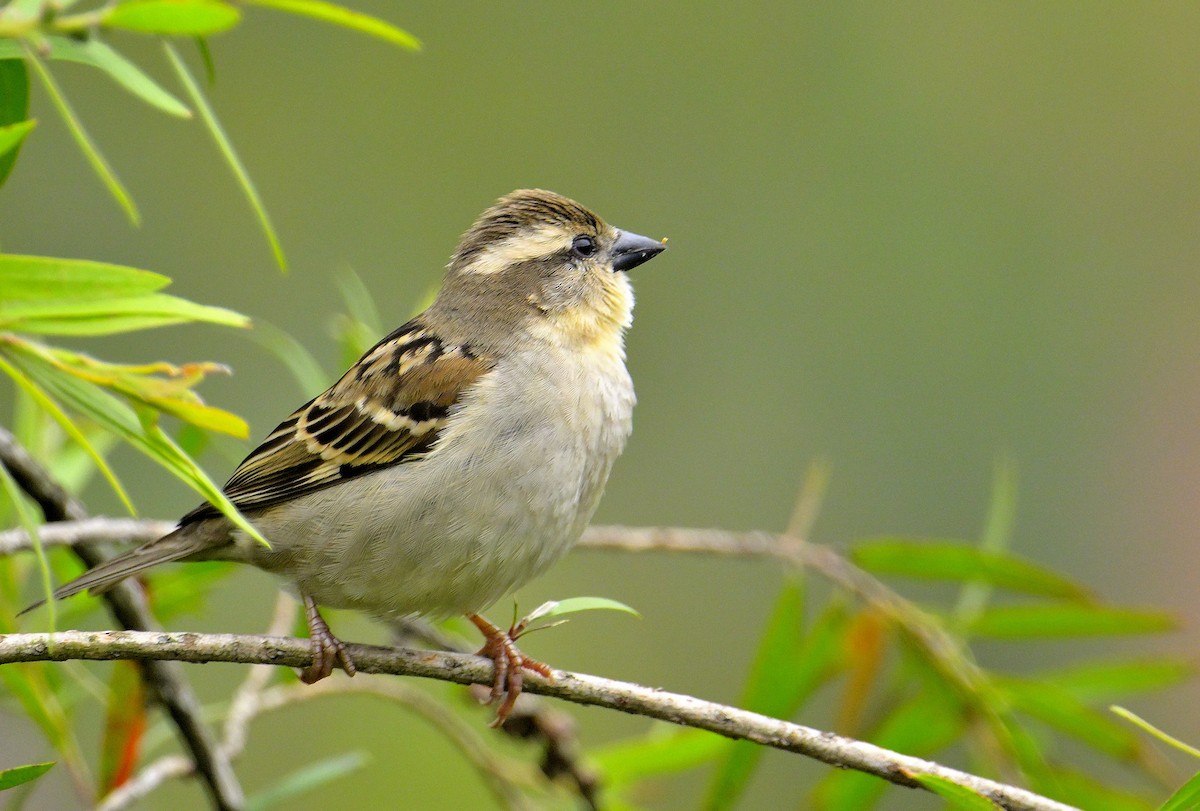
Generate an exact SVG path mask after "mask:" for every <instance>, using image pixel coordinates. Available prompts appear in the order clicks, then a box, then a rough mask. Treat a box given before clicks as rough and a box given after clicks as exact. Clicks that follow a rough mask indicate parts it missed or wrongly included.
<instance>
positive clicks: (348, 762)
mask: <svg viewBox="0 0 1200 811" xmlns="http://www.w3.org/2000/svg"><path fill="white" fill-rule="evenodd" d="M370 761H371V758H370V756H369V755H368V754H367V753H366V752H348V753H346V754H344V755H335V756H334V757H331V758H327V759H325V760H321V761H318V762H316V763H313V764H310V765H309V766H306V767H304V768H303V769H300V770H298V771H294V772H292V773H291V774H289V775H288V776H286V777H284V778H283V779H282V780H280V781H279V782H278V783H276V784H275V785H273V786H271V787H270V788H268V789H266V790H265V791H262V792H260V793H259V794H257V795H255V796H254V797H251V798H250V800H249V802H248V803H247V804H246V808H247V811H264V809H267V808H271V807H272V806H277V805H280V804H281V803H283V802H284V801H286V800H291V799H292V798H294V797H297V796H299V795H301V794H304V793H306V792H309V791H312V790H314V789H317V788H320V787H321V786H323V785H325V784H326V783H330V782H332V781H334V780H337V779H338V778H340V777H345V776H346V775H348V774H350V773H351V772H355V771H358V770H359V769H361V768H362V767H363V766H366V765H367V764H368V763H369V762H370Z"/></svg>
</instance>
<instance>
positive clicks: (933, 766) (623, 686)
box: [0, 631, 1070, 811]
mask: <svg viewBox="0 0 1200 811" xmlns="http://www.w3.org/2000/svg"><path fill="white" fill-rule="evenodd" d="M348 648H349V650H350V654H351V656H352V657H353V659H354V662H355V664H356V665H357V666H358V669H359V672H360V673H388V674H392V675H406V676H420V677H422V678H434V679H441V680H445V681H451V682H456V683H458V684H490V683H491V678H492V668H491V666H490V664H489V663H488V662H487V661H486V660H485V659H483V658H481V657H478V656H468V655H463V654H457V653H439V652H434V651H418V650H409V649H405V648H381V647H376V646H371V645H349V646H348ZM311 658H312V648H311V646H310V645H309V643H308V641H307V640H301V639H290V638H286V637H270V636H239V635H234V634H194V633H164V632H138V631H96V632H86V631H65V632H62V633H58V634H11V635H9V636H5V637H0V664H5V663H9V662H33V661H63V660H67V659H92V660H113V659H135V660H139V661H146V660H152V659H153V660H176V661H183V662H240V663H243V664H270V665H277V666H284V667H295V668H302V667H306V666H308V665H309V664H310V662H311ZM525 689H526V690H528V691H530V692H533V693H540V694H542V695H548V696H554V697H556V698H562V699H566V700H568V701H574V702H576V703H579V704H590V705H594V706H599V707H607V708H609V709H615V710H621V711H622V712H627V713H631V714H634V715H642V716H646V717H649V718H657V719H660V720H663V721H669V722H671V723H674V724H681V725H684V726H691V727H695V728H697V729H705V730H708V731H710V732H715V733H717V734H719V735H724V736H726V737H729V738H738V739H743V740H748V741H753V742H755V743H758V744H761V745H763V746H771V747H774V748H776V749H782V750H785V751H789V752H796V753H799V754H803V755H807V756H808V757H812V758H815V759H817V760H820V761H823V762H825V763H830V764H834V765H837V766H840V767H844V768H850V769H856V770H858V771H862V772H866V773H867V774H872V775H875V776H876V777H881V778H883V779H884V780H887V781H889V782H891V783H895V784H896V785H901V786H908V787H910V788H917V787H920V784H919V783H918V782H917V781H916V780H914V779H913V776H914V775H923V774H932V775H937V776H939V777H943V778H945V779H947V780H950V781H952V782H954V783H957V784H959V785H962V786H966V787H968V788H970V789H971V790H973V791H976V792H978V793H980V794H982V795H984V796H986V797H988V798H990V799H992V800H993V801H994V802H996V803H997V804H998V805H1000V806H1001V807H1002V808H1006V809H1011V810H1012V811H1068V810H1069V809H1070V806H1067V805H1063V804H1062V803H1058V802H1055V801H1054V800H1050V799H1047V798H1045V797H1041V796H1039V795H1037V794H1034V793H1032V792H1030V791H1026V790H1024V789H1020V788H1015V787H1013V786H1008V785H1004V784H1003V783H997V782H995V781H993V780H987V779H985V778H982V777H977V776H975V775H971V774H967V773H965V772H961V771H957V770H955V769H950V768H947V767H945V766H941V765H939V764H937V763H933V762H930V761H927V760H922V759H920V758H915V757H910V756H908V755H902V754H899V753H896V752H891V751H888V750H886V749H883V748H881V747H878V746H874V745H872V744H869V743H865V742H862V741H856V740H852V739H850V738H844V737H842V736H840V735H835V734H833V733H831V732H822V731H820V730H816V729H812V728H810V727H805V726H801V725H799V724H793V723H789V722H787V721H781V720H778V719H775V718H768V717H766V716H764V715H759V714H758V713H753V712H748V711H746V710H740V709H737V708H736V707H729V706H725V705H721V704H715V703H712V702H708V701H702V700H701V699H698V698H693V697H691V696H686V695H680V694H677V693H669V692H666V691H663V690H657V689H654V688H650V687H642V686H640V685H636V684H630V683H628V682H619V681H613V680H610V679H602V678H599V677H596V676H589V675H585V674H582V673H570V672H568V671H564V670H556V671H554V681H553V682H548V681H546V680H544V679H541V678H538V677H535V676H530V677H529V679H528V680H527V682H526V688H525Z"/></svg>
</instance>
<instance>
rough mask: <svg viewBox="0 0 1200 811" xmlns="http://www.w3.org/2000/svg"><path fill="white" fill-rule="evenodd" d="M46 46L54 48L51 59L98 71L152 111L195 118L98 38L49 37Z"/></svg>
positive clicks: (182, 104)
mask: <svg viewBox="0 0 1200 811" xmlns="http://www.w3.org/2000/svg"><path fill="white" fill-rule="evenodd" d="M46 43H47V45H49V47H50V58H51V59H59V60H65V61H68V62H78V63H80V64H83V65H90V66H91V67H94V68H98V69H100V70H102V71H104V72H105V73H107V74H108V75H109V76H110V77H112V79H113V80H114V81H116V82H117V84H119V85H121V87H123V88H125V89H126V90H128V91H129V92H130V93H132V94H133V95H135V96H137V97H138V98H140V99H141V100H142V101H144V102H146V103H147V104H149V105H151V106H152V107H157V108H158V109H159V110H162V111H163V112H164V113H167V114H168V115H173V116H175V117H177V118H191V117H192V111H191V110H189V109H188V108H187V105H185V104H184V103H183V102H181V101H180V100H179V99H177V98H175V96H174V95H172V94H171V93H170V92H168V91H167V90H166V89H164V88H163V87H162V85H160V84H159V83H158V82H156V81H154V80H153V79H151V78H150V77H149V76H148V75H146V73H144V72H143V71H142V69H141V68H139V67H138V66H137V65H135V64H134V63H132V62H130V61H129V60H128V59H126V58H125V57H124V56H123V55H122V54H121V53H120V52H119V51H116V50H114V49H113V48H111V47H110V46H109V45H107V44H106V43H104V42H101V41H100V40H98V39H96V38H94V37H93V38H91V39H87V40H83V41H79V40H74V39H70V38H68V37H46Z"/></svg>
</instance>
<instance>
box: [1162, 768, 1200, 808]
mask: <svg viewBox="0 0 1200 811" xmlns="http://www.w3.org/2000/svg"><path fill="white" fill-rule="evenodd" d="M1197 808H1200V772H1197V773H1196V774H1194V775H1192V779H1191V780H1189V781H1187V782H1186V783H1184V784H1183V785H1182V786H1180V787H1179V788H1178V789H1176V791H1175V793H1174V794H1172V795H1171V796H1170V797H1168V798H1167V801H1166V802H1164V803H1163V804H1162V805H1160V806H1159V807H1158V811H1195V809H1197Z"/></svg>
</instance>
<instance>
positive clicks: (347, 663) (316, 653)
mask: <svg viewBox="0 0 1200 811" xmlns="http://www.w3.org/2000/svg"><path fill="white" fill-rule="evenodd" d="M303 597H304V615H305V616H306V617H307V618H308V639H309V641H310V642H311V643H312V654H313V660H312V664H311V665H309V666H308V667H306V668H304V670H302V671H300V681H302V682H304V683H305V684H312V683H313V682H318V681H320V680H321V679H323V678H325V677H326V676H328V675H329V674H330V673H332V672H333V662H334V660H335V659H336V660H337V661H338V662H340V663H341V665H342V670H345V671H346V675H347V676H353V675H354V674H355V672H356V671H357V668H355V667H354V662H353V661H352V660H351V659H350V654H349V653H347V652H346V646H345V645H344V644H342V640H340V639H338V638H337V637H336V636H334V635H333V631H331V630H329V625H327V624H326V622H325V618H324V617H322V616H321V612H320V611H318V610H317V601H316V600H314V599H313V598H312V597H309V596H308V595H307V594H305V595H303Z"/></svg>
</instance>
